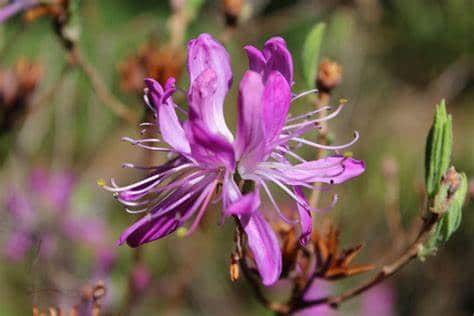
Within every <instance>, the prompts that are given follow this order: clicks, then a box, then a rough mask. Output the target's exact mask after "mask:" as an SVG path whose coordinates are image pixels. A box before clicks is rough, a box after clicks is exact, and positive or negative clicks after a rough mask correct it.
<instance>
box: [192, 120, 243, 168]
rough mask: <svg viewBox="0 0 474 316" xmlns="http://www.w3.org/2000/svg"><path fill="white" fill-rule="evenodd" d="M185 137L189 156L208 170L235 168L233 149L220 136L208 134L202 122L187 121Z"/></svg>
mask: <svg viewBox="0 0 474 316" xmlns="http://www.w3.org/2000/svg"><path fill="white" fill-rule="evenodd" d="M185 130H186V136H187V138H188V139H189V142H190V145H191V156H192V158H193V159H195V160H196V161H198V162H199V163H200V164H201V165H205V166H207V167H209V168H213V169H214V168H217V167H222V166H223V167H225V168H226V169H228V170H233V169H234V168H235V154H234V147H233V146H232V144H231V143H229V141H228V140H227V139H226V138H224V137H223V136H221V135H220V134H213V133H212V132H210V131H209V130H208V129H207V128H206V126H205V124H204V123H203V122H202V121H199V120H196V121H192V120H190V121H188V122H187V124H186V125H185Z"/></svg>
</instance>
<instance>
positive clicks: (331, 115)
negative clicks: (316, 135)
mask: <svg viewBox="0 0 474 316" xmlns="http://www.w3.org/2000/svg"><path fill="white" fill-rule="evenodd" d="M343 107H344V104H340V105H339V106H338V107H337V109H336V110H335V111H334V112H332V113H331V114H329V115H327V116H325V117H321V118H317V119H314V120H311V121H304V122H301V123H297V124H291V125H286V126H285V127H283V130H284V131H285V130H288V129H292V128H299V127H304V126H307V125H311V124H315V123H321V122H324V121H328V120H330V119H332V118H334V117H336V116H337V115H338V114H339V113H340V112H341V110H342V108H343Z"/></svg>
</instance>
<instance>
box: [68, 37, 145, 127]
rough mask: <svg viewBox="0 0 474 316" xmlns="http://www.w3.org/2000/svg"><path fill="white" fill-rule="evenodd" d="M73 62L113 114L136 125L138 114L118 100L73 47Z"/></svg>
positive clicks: (71, 50)
mask: <svg viewBox="0 0 474 316" xmlns="http://www.w3.org/2000/svg"><path fill="white" fill-rule="evenodd" d="M68 52H69V54H70V56H71V58H72V61H73V62H74V63H76V65H77V66H78V67H79V68H80V69H81V70H82V71H83V72H84V74H85V75H86V76H87V78H88V79H89V81H90V83H91V85H92V88H93V89H94V91H95V92H96V94H97V97H98V98H99V99H100V100H101V101H102V102H103V103H104V105H105V106H107V107H108V108H109V109H110V110H111V111H112V112H114V113H115V114H116V115H117V116H118V117H120V118H122V119H123V120H125V121H127V122H129V123H131V124H135V123H136V122H137V120H138V115H137V113H136V112H134V111H132V110H130V108H129V107H127V106H126V105H124V104H123V103H122V102H120V100H118V99H117V98H116V97H115V96H114V95H113V94H112V93H111V92H110V91H109V90H108V89H107V87H106V86H105V84H104V81H103V80H102V78H101V77H100V75H99V73H98V72H97V71H96V70H95V68H94V67H93V66H92V65H91V64H89V63H88V62H87V61H86V59H85V58H84V57H83V56H82V54H81V53H80V51H79V49H78V48H77V47H75V46H74V47H72V48H71V49H69V50H68Z"/></svg>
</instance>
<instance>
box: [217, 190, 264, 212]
mask: <svg viewBox="0 0 474 316" xmlns="http://www.w3.org/2000/svg"><path fill="white" fill-rule="evenodd" d="M259 207H260V192H259V190H258V188H256V189H255V191H253V192H250V193H247V194H244V195H242V196H241V197H240V198H238V199H237V200H236V201H235V202H234V203H232V204H231V205H229V206H228V207H226V208H225V210H224V215H226V216H230V215H246V214H251V213H253V212H255V211H256V210H257V209H258V208H259Z"/></svg>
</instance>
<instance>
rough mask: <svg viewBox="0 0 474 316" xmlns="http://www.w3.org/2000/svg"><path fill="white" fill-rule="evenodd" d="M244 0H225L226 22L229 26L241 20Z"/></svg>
mask: <svg viewBox="0 0 474 316" xmlns="http://www.w3.org/2000/svg"><path fill="white" fill-rule="evenodd" d="M243 6H244V0H224V15H225V23H226V24H227V25H228V26H236V25H237V22H238V21H239V16H240V13H241V12H242V7H243Z"/></svg>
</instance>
